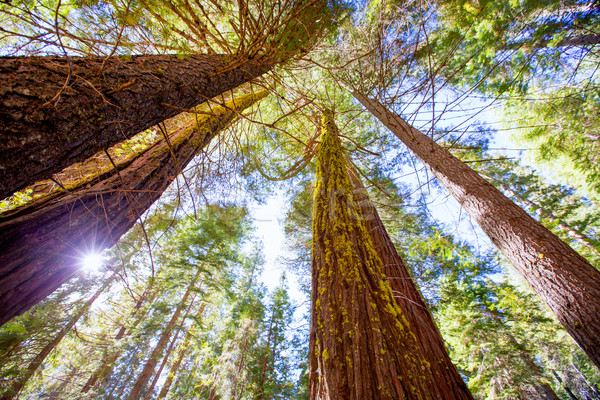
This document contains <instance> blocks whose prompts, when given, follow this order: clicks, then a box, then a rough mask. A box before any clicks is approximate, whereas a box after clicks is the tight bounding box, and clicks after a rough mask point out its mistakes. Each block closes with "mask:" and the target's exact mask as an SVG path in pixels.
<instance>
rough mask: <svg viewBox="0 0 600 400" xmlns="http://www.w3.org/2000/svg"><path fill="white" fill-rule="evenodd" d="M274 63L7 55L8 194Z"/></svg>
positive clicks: (1, 183) (1, 66)
mask: <svg viewBox="0 0 600 400" xmlns="http://www.w3.org/2000/svg"><path fill="white" fill-rule="evenodd" d="M70 65H71V66H72V70H70ZM273 65H274V63H273V62H272V61H270V60H266V59H265V60H247V59H242V60H238V59H235V58H233V57H231V56H226V55H217V54H209V55H193V56H179V55H144V56H131V57H129V56H128V57H111V58H109V59H105V58H101V57H70V58H69V60H67V59H66V58H61V57H54V56H52V57H51V56H48V57H0V99H1V100H0V199H2V198H4V197H6V196H9V195H10V194H12V193H13V192H15V191H17V190H20V189H22V188H25V187H27V186H29V185H32V184H33V183H35V182H37V181H39V180H42V179H46V178H50V177H51V176H52V174H54V173H57V172H59V171H60V170H61V169H63V168H65V167H67V166H69V165H71V164H73V163H76V162H81V161H84V160H85V159H87V158H88V157H91V156H93V155H94V154H95V153H97V152H99V151H101V150H103V149H107V148H109V147H111V146H112V145H114V144H116V143H119V142H121V141H123V140H124V139H127V138H130V137H132V136H133V135H135V134H136V133H138V132H141V131H143V130H145V129H148V128H150V127H152V126H154V125H156V124H158V123H159V122H161V121H164V120H165V119H167V118H170V117H173V116H175V115H177V114H179V113H180V112H181V109H182V108H184V109H185V108H191V107H194V106H195V105H197V104H200V103H202V102H204V101H206V100H208V99H211V98H213V97H215V96H217V95H219V94H221V93H224V92H226V91H228V90H231V89H233V88H235V87H237V86H239V85H241V84H242V83H244V82H248V81H250V80H251V79H253V78H254V77H257V76H260V75H262V74H263V73H265V72H267V71H268V70H269V69H271V68H272V66H273Z"/></svg>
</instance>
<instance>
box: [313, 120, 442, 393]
mask: <svg viewBox="0 0 600 400" xmlns="http://www.w3.org/2000/svg"><path fill="white" fill-rule="evenodd" d="M313 207H314V208H313V259H312V285H313V286H312V309H311V313H312V319H311V323H312V326H311V334H310V376H309V390H310V394H309V398H310V399H336V400H337V399H356V400H359V399H360V400H365V399H396V400H397V399H442V398H443V397H442V396H441V394H440V393H439V392H438V390H437V387H436V385H435V381H434V380H433V377H432V374H431V370H430V366H429V365H428V364H429V363H428V362H427V361H426V360H425V359H424V358H423V357H422V355H421V352H420V348H419V344H418V343H417V340H416V338H415V336H414V334H413V333H412V331H411V327H410V324H409V322H408V320H407V319H406V317H405V315H404V312H403V311H402V310H401V308H400V307H399V306H398V304H397V303H396V302H395V301H394V298H393V296H392V289H391V288H390V285H389V283H388V282H387V280H386V279H385V276H384V275H383V270H382V269H383V264H382V261H381V259H380V258H379V256H378V255H377V253H376V252H375V248H374V246H373V242H372V240H371V237H370V236H369V233H368V232H367V229H366V227H365V226H364V224H363V222H362V218H361V216H360V209H359V207H358V206H357V204H356V203H355V202H354V200H353V199H352V184H351V182H350V177H349V175H348V172H347V169H346V162H345V157H344V153H343V151H342V148H341V143H340V140H339V138H338V137H337V128H336V127H335V124H334V122H333V117H332V115H331V114H330V113H325V114H324V115H323V134H322V135H321V144H320V148H319V155H318V164H317V183H316V188H315V194H314V206H313Z"/></svg>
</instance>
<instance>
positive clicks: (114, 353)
mask: <svg viewBox="0 0 600 400" xmlns="http://www.w3.org/2000/svg"><path fill="white" fill-rule="evenodd" d="M153 283H154V281H151V282H150V284H149V285H148V287H147V288H146V290H144V293H143V294H142V295H141V296H140V298H139V299H138V301H137V302H136V303H135V306H134V307H133V311H132V312H131V316H130V318H134V322H133V324H132V325H131V326H130V327H128V326H127V325H125V324H123V325H121V328H119V331H118V332H117V335H116V336H115V338H114V342H113V343H116V344H118V343H119V341H120V340H121V339H123V337H125V336H129V335H130V334H131V331H132V329H134V328H135V327H136V326H138V325H139V323H140V322H142V320H143V319H144V317H145V316H146V314H147V313H146V312H143V313H141V314H140V315H139V316H138V315H137V314H138V313H139V312H140V309H141V308H142V306H143V305H144V303H145V302H146V301H148V303H149V304H152V302H153V301H154V299H155V298H156V296H157V295H158V293H159V290H158V288H154V286H153ZM148 296H150V297H149V298H148ZM120 354H121V346H119V345H117V348H116V349H115V348H113V347H112V346H111V347H110V348H109V349H108V350H107V353H106V354H105V355H104V357H103V358H102V361H101V362H100V366H99V367H98V368H97V369H96V370H95V371H94V372H93V373H92V375H91V376H90V378H89V379H88V380H87V382H86V383H85V385H84V386H83V388H82V389H81V393H87V392H89V391H90V389H92V388H93V387H94V386H95V385H96V383H97V382H98V381H99V380H100V379H106V378H107V377H108V374H109V372H110V371H111V369H112V366H113V363H114V362H115V361H116V360H117V358H119V355H120Z"/></svg>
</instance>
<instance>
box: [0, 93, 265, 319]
mask: <svg viewBox="0 0 600 400" xmlns="http://www.w3.org/2000/svg"><path fill="white" fill-rule="evenodd" d="M266 94H267V93H266V92H261V93H259V94H248V95H244V96H241V97H240V98H237V99H234V100H232V101H231V102H228V103H227V104H226V107H214V108H213V110H212V111H213V113H214V115H211V116H204V117H205V118H201V117H198V119H199V121H200V122H198V123H197V124H194V125H192V126H188V127H184V128H181V129H178V130H177V131H176V132H174V133H173V134H171V135H170V139H169V142H167V141H166V140H164V139H163V140H160V141H159V142H158V143H156V144H155V145H154V146H152V147H150V148H149V149H147V150H146V151H144V152H143V153H142V154H140V155H139V156H138V157H136V158H135V159H133V160H129V161H128V162H124V163H122V164H121V165H119V168H118V171H115V170H114V169H113V170H110V171H109V172H107V173H104V174H102V175H100V176H98V177H96V178H94V181H92V182H85V183H83V184H81V185H79V186H78V187H76V188H71V189H69V191H68V192H65V191H61V192H57V193H54V194H51V195H49V196H47V197H44V198H41V199H39V200H37V201H33V202H32V203H31V204H29V205H27V206H25V207H24V208H22V209H17V210H15V211H13V212H8V213H6V214H4V215H2V216H0V310H2V315H0V324H4V323H5V322H6V321H8V320H9V319H10V318H12V317H14V316H15V315H19V314H21V313H23V312H25V311H26V310H27V309H28V308H29V307H31V306H32V305H34V304H36V303H37V302H39V301H40V300H41V299H43V298H44V297H46V296H47V295H48V294H50V293H52V292H53V291H54V290H55V289H56V288H58V287H59V286H60V285H61V284H62V283H63V282H65V281H66V280H67V279H69V278H70V277H71V276H72V275H73V274H74V273H75V272H76V271H77V270H78V269H79V268H80V265H81V259H80V257H81V256H82V255H83V254H84V252H87V251H89V249H94V250H95V251H101V250H103V249H105V248H108V247H110V246H112V245H114V244H115V243H116V242H117V240H118V239H119V238H120V237H121V235H123V234H124V233H125V232H127V231H128V230H129V229H130V228H131V227H132V226H133V225H134V224H135V223H136V221H137V220H138V219H139V218H140V216H141V214H142V213H143V212H144V211H146V210H147V209H148V208H149V207H150V206H151V205H152V203H154V201H156V200H157V199H158V198H159V197H160V195H161V194H162V193H163V191H164V190H165V189H166V188H167V187H168V185H169V184H170V183H171V182H172V181H173V180H174V179H175V177H176V176H177V175H178V174H179V173H180V171H181V170H182V169H183V168H185V166H186V165H187V164H188V163H189V162H190V161H191V160H192V159H193V157H194V156H195V155H196V154H197V153H198V151H199V150H200V149H202V148H203V147H204V146H206V145H207V144H208V143H209V142H210V140H211V139H212V138H213V137H214V136H215V135H216V134H217V133H218V132H219V131H220V130H221V129H222V128H224V127H225V126H226V125H227V124H228V123H230V122H231V121H232V120H233V119H234V118H235V117H236V116H237V112H239V111H240V110H243V109H245V108H247V107H249V106H251V105H252V104H253V103H254V102H255V101H258V100H259V99H261V98H262V97H264V96H266ZM169 143H170V144H169ZM172 155H173V156H174V157H175V158H174V157H173V156H172Z"/></svg>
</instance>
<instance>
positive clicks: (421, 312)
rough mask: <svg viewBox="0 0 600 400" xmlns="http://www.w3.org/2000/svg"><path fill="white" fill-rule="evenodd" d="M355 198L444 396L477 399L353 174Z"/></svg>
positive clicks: (396, 298)
mask: <svg viewBox="0 0 600 400" xmlns="http://www.w3.org/2000/svg"><path fill="white" fill-rule="evenodd" d="M352 181H353V184H354V188H355V189H354V191H353V198H354V201H355V202H356V203H357V205H358V207H359V208H360V212H361V216H362V218H363V221H364V224H365V227H366V228H367V231H368V232H369V235H370V236H371V239H372V240H373V245H374V249H375V252H376V253H377V255H378V256H379V257H380V258H381V261H382V262H383V275H384V276H386V278H387V280H388V282H389V284H390V287H391V289H392V293H393V295H394V300H395V301H396V303H398V306H400V308H401V309H402V311H403V313H404V315H405V316H406V319H407V320H408V323H409V325H410V327H411V330H412V332H413V333H414V335H415V336H416V338H417V343H418V344H419V347H420V349H421V353H422V354H423V357H424V358H425V360H427V362H428V363H429V369H430V370H431V374H432V376H433V379H434V381H435V385H436V387H437V388H438V389H439V391H440V393H441V395H442V398H443V399H447V400H450V399H473V396H472V395H471V393H470V392H469V389H468V388H467V385H466V384H465V382H464V381H463V379H462V378H461V376H460V375H459V373H458V370H457V369H456V367H455V366H454V364H453V363H452V360H451V359H450V356H449V355H448V352H447V351H446V346H445V344H444V339H443V338H442V335H441V334H440V331H439V330H438V328H437V326H436V324H435V322H434V320H433V317H432V316H431V313H430V312H429V310H428V309H427V305H426V304H425V301H424V300H423V297H422V295H421V292H420V291H419V289H418V288H417V286H416V285H415V283H414V281H413V278H412V276H411V275H410V273H409V272H408V268H407V266H406V264H405V263H404V260H402V257H401V256H400V255H399V254H398V251H397V250H396V247H395V246H394V244H393V242H392V240H391V239H390V237H389V236H388V233H387V231H386V229H385V226H384V225H383V222H382V221H381V219H380V218H379V214H378V213H377V210H376V209H375V207H374V206H373V203H372V202H371V200H370V199H369V195H368V193H367V191H366V189H365V187H364V186H363V184H362V182H361V181H360V179H359V178H358V176H357V175H356V174H355V173H352Z"/></svg>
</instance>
